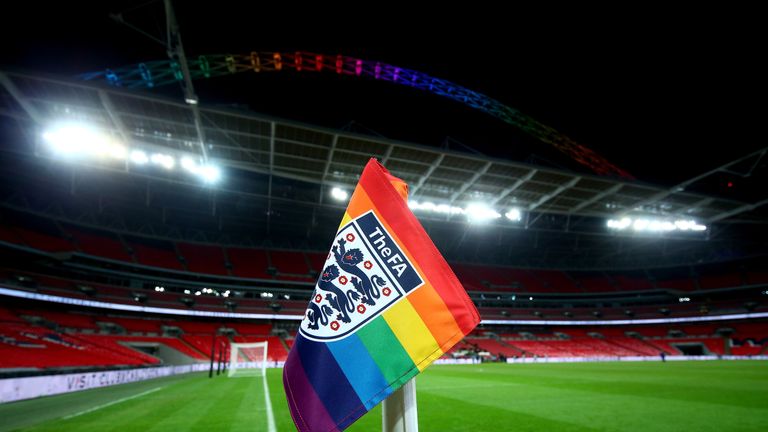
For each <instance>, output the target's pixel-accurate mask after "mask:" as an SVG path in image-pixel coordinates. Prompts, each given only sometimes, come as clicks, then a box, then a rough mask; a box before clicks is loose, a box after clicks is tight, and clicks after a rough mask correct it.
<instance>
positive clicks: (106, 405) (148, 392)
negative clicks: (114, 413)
mask: <svg viewBox="0 0 768 432" xmlns="http://www.w3.org/2000/svg"><path fill="white" fill-rule="evenodd" d="M164 388H165V387H157V388H153V389H152V390H147V391H145V392H141V393H139V394H135V395H133V396H128V397H125V398H122V399H118V400H116V401H112V402H109V403H105V404H103V405H99V406H95V407H93V408H89V409H87V410H85V411H80V412H79V413H75V414H70V415H68V416H66V417H62V419H63V420H67V419H71V418H73V417H77V416H81V415H83V414H88V413H89V412H93V411H96V410H100V409H102V408H106V407H108V406H111V405H115V404H119V403H121V402H125V401H127V400H131V399H136V398H138V397H142V396H144V395H148V394H150V393H154V392H156V391H158V390H162V389H164Z"/></svg>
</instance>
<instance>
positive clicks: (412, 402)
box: [381, 378, 419, 432]
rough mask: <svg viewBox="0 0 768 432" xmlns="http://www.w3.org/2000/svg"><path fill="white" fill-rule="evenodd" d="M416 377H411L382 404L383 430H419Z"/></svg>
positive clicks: (409, 431) (397, 431)
mask: <svg viewBox="0 0 768 432" xmlns="http://www.w3.org/2000/svg"><path fill="white" fill-rule="evenodd" d="M418 430H419V416H418V413H417V411H416V378H413V379H411V380H410V381H408V382H407V383H405V384H404V385H403V386H402V387H400V388H399V389H398V390H397V391H396V392H394V393H392V394H391V395H389V397H388V398H386V399H384V402H382V404H381V431H382V432H418Z"/></svg>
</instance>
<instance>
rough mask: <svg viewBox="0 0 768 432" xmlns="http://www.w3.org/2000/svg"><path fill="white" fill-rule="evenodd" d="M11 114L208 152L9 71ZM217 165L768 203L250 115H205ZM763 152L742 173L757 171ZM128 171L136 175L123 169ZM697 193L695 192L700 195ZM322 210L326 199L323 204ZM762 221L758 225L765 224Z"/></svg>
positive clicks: (610, 204)
mask: <svg viewBox="0 0 768 432" xmlns="http://www.w3.org/2000/svg"><path fill="white" fill-rule="evenodd" d="M0 83H1V84H2V89H3V92H2V93H0V101H2V103H3V106H2V113H3V114H5V115H7V116H11V117H15V118H18V119H21V120H33V121H34V122H35V123H36V124H37V126H38V127H40V128H45V127H46V126H49V125H52V124H55V123H57V122H62V121H78V122H82V123H85V124H89V125H93V126H94V127H97V128H100V129H104V130H107V131H109V132H110V133H111V134H113V135H114V136H116V137H119V138H121V139H122V140H123V141H124V142H126V143H140V144H141V145H143V146H145V147H146V146H149V147H150V148H157V149H162V150H164V151H171V152H178V153H180V154H189V153H199V152H200V150H199V149H198V148H197V144H196V143H198V142H199V138H198V132H197V130H196V129H195V126H194V121H193V117H192V112H191V110H190V107H189V106H188V105H186V104H184V103H181V102H176V101H172V100H169V99H166V98H162V97H158V96H152V95H147V94H142V93H137V92H127V91H120V90H117V89H114V88H108V87H104V86H100V85H94V84H84V83H80V82H74V81H71V80H63V79H57V78H50V77H43V76H40V75H31V74H20V73H13V72H3V73H2V75H0ZM200 111H201V116H202V124H203V134H204V136H205V146H206V148H207V153H208V157H209V158H210V159H211V160H213V161H215V162H216V163H218V164H219V165H221V166H223V167H225V169H226V168H236V169H242V170H246V171H253V172H258V173H262V174H268V175H272V176H277V177H285V178H290V179H294V180H300V181H306V182H310V183H316V184H321V185H322V186H324V187H326V188H330V187H333V186H343V187H353V186H354V185H355V183H356V182H357V178H358V175H359V173H360V170H361V167H362V166H364V164H365V163H366V161H367V160H368V159H369V158H371V157H375V158H378V159H379V160H380V161H381V162H383V163H384V165H385V166H386V167H387V168H388V169H389V170H390V171H391V172H392V173H393V174H395V175H396V176H398V177H400V178H402V179H404V180H405V181H406V182H407V183H408V184H409V185H411V189H410V191H411V198H412V199H417V200H420V201H432V202H435V203H446V204H449V205H457V206H466V205H469V204H471V203H474V202H477V201H483V202H489V203H492V204H493V205H495V206H497V207H499V208H502V209H503V208H509V207H517V208H520V209H521V210H523V211H528V212H531V211H535V212H537V213H557V214H564V215H574V216H596V217H606V218H608V217H618V216H623V215H626V214H627V213H629V212H637V213H640V214H644V215H664V216H670V215H672V216H676V217H687V218H695V219H697V220H698V221H700V222H707V223H708V222H716V221H720V220H724V219H729V218H737V217H738V218H743V217H745V213H747V215H746V216H749V215H748V213H749V212H750V211H752V210H754V209H755V208H758V207H760V205H761V204H762V203H764V202H765V200H763V201H759V202H742V201H736V200H733V199H723V198H719V197H717V196H713V195H708V194H702V193H696V192H689V191H688V189H687V188H688V186H695V185H696V183H697V182H700V181H701V180H702V179H703V178H704V177H707V176H708V175H714V174H716V173H717V172H719V171H725V170H728V169H731V170H733V169H734V166H737V165H739V164H736V163H733V164H732V165H730V166H728V165H729V164H728V163H726V164H724V166H723V167H722V169H721V170H714V171H712V172H710V173H703V174H707V175H705V176H704V177H702V178H695V179H691V180H689V181H686V182H684V183H681V184H678V185H673V186H672V187H669V186H658V185H650V184H644V183H640V182H634V181H632V182H630V181H625V180H620V179H613V178H606V177H598V176H594V175H587V174H581V173H574V172H570V171H565V170H556V169H552V168H548V167H539V166H533V165H529V164H523V163H518V162H513V161H507V160H501V159H496V158H491V157H486V156H482V155H473V154H467V153H459V152H456V151H450V150H443V149H439V148H434V147H427V146H422V145H417V144H413V143H406V142H402V141H395V140H389V139H383V138H379V137H374V136H368V135H361V134H354V133H350V132H346V131H339V130H330V129H326V128H322V127H317V126H310V125H306V124H301V123H297V122H292V121H288V120H282V119H277V118H272V117H268V116H263V115H259V114H255V113H249V112H238V111H234V110H223V109H218V108H207V107H205V106H203V107H201V110H200ZM765 151H766V150H765V149H763V150H761V151H760V152H757V153H755V155H754V157H752V158H748V159H747V160H745V161H744V162H743V163H741V165H744V164H748V163H755V162H756V161H758V157H762V156H763V155H764V154H765ZM123 168H124V169H127V166H124V167H123ZM694 189H695V188H694ZM318 200H319V201H322V194H321V196H319V197H318ZM757 217H759V216H757Z"/></svg>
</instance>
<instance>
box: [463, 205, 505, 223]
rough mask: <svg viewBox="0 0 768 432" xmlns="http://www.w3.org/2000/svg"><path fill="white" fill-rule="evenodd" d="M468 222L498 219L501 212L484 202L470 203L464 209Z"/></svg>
mask: <svg viewBox="0 0 768 432" xmlns="http://www.w3.org/2000/svg"><path fill="white" fill-rule="evenodd" d="M464 211H465V214H466V215H467V218H468V219H469V221H470V222H480V223H482V222H487V221H489V220H492V219H498V218H500V217H501V214H500V213H499V212H497V211H496V210H494V209H492V208H490V207H488V206H486V205H485V204H480V203H475V204H470V205H468V206H467V208H466V209H465V210H464Z"/></svg>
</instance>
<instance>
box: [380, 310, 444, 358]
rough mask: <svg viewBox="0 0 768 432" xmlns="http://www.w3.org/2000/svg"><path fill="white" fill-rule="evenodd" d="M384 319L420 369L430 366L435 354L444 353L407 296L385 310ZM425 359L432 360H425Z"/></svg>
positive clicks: (438, 355)
mask: <svg viewBox="0 0 768 432" xmlns="http://www.w3.org/2000/svg"><path fill="white" fill-rule="evenodd" d="M384 320H386V321H387V324H388V325H389V328H390V329H392V333H394V334H395V336H396V337H397V340H399V341H400V344H401V345H403V348H405V351H406V352H407V353H408V355H409V356H410V357H411V359H412V360H413V363H415V364H416V366H417V367H418V368H419V371H422V370H424V369H425V368H426V367H427V366H429V364H430V363H431V360H434V358H436V357H435V355H437V357H440V356H441V355H443V352H442V351H440V347H439V346H438V345H437V342H435V338H434V337H432V333H431V332H430V331H429V329H428V328H427V326H426V325H424V321H422V320H421V317H420V316H419V314H418V312H416V309H414V308H413V305H411V302H410V301H409V300H408V298H407V297H406V298H404V299H402V300H400V301H399V302H397V303H395V304H394V305H393V306H392V307H390V308H389V309H388V310H387V311H386V312H384ZM425 359H431V360H428V361H424V360H425Z"/></svg>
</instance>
